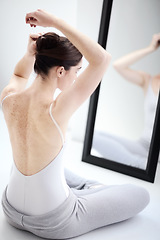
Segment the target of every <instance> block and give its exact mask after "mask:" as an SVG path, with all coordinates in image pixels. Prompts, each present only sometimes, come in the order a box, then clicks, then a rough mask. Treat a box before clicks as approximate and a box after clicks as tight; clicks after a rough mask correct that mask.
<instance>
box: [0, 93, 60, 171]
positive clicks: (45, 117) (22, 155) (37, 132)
mask: <svg viewBox="0 0 160 240" xmlns="http://www.w3.org/2000/svg"><path fill="white" fill-rule="evenodd" d="M50 104H51V102H49V101H45V100H44V99H43V97H40V96H39V95H37V96H36V94H35V93H33V92H32V91H29V90H25V91H23V92H21V93H16V94H13V95H10V96H9V97H7V98H6V99H5V100H4V103H3V112H4V116H5V120H6V123H7V126H8V130H9V135H10V140H11V145H12V151H13V158H14V161H15V164H16V166H17V168H18V170H19V171H20V172H22V173H23V174H24V175H32V174H35V173H37V172H39V171H40V170H41V169H43V168H44V167H45V166H46V165H48V164H49V163H50V162H51V161H52V160H53V159H54V158H55V157H56V155H57V154H58V153H59V151H60V149H61V148H62V139H61V137H60V134H59V132H58V130H57V128H56V126H55V124H54V123H53V121H52V119H51V117H50V114H49V108H50ZM53 108H54V106H53Z"/></svg>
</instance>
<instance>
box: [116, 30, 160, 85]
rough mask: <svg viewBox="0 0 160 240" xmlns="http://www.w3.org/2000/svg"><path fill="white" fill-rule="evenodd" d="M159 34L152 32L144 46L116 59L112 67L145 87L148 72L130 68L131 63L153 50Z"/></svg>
mask: <svg viewBox="0 0 160 240" xmlns="http://www.w3.org/2000/svg"><path fill="white" fill-rule="evenodd" d="M159 41H160V34H154V35H153V37H152V41H151V43H150V44H149V46H147V47H146V48H143V49H140V50H137V51H134V52H132V53H129V54H127V55H125V56H123V57H121V58H119V59H118V60H116V61H115V62H114V64H113V66H114V68H115V69H116V70H117V72H119V73H120V74H121V75H122V76H123V77H124V78H125V79H127V80H129V81H131V82H133V83H135V84H138V85H140V86H141V87H145V83H146V81H147V80H148V78H149V74H148V73H145V72H142V71H136V70H133V69H131V68H130V67H131V65H132V64H134V63H136V62H137V61H139V60H140V59H142V58H144V57H145V56H147V55H148V54H150V53H152V52H154V51H155V50H156V49H157V48H158V47H159V46H160V44H159Z"/></svg>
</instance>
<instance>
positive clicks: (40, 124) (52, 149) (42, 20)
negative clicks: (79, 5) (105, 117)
mask: <svg viewBox="0 0 160 240" xmlns="http://www.w3.org/2000/svg"><path fill="white" fill-rule="evenodd" d="M26 23H27V24H30V26H31V27H32V26H34V27H35V26H43V27H54V28H57V29H58V30H60V31H61V32H62V33H63V34H64V35H65V36H66V37H67V38H68V39H69V40H70V41H71V42H72V43H73V44H74V45H75V46H76V47H77V48H78V49H79V51H80V52H81V53H82V54H83V55H84V57H85V58H86V60H87V61H88V67H87V68H86V69H85V70H84V71H83V72H82V73H81V74H80V75H79V76H78V77H77V72H78V71H79V69H80V68H81V67H82V61H80V62H79V63H78V65H77V66H74V67H71V68H70V70H68V71H65V69H64V67H63V66H57V67H54V68H52V69H50V72H49V74H48V75H47V76H46V77H45V80H43V79H42V77H41V76H40V75H38V76H37V77H36V79H35V80H34V82H33V84H32V85H31V86H30V87H29V88H27V89H25V87H26V83H27V80H28V78H29V76H30V73H31V72H32V70H33V65H34V61H35V41H36V39H37V38H38V37H39V34H32V35H30V38H29V43H28V48H27V52H26V54H25V55H24V57H23V58H22V59H21V60H20V61H19V62H18V63H17V65H16V67H15V70H14V73H13V76H12V78H11V80H10V82H9V84H8V85H7V86H6V87H5V88H4V90H3V91H2V93H1V101H2V100H3V98H4V97H5V96H7V95H9V94H12V93H13V94H12V95H10V96H9V97H8V98H6V99H5V101H4V102H3V112H4V116H5V120H6V123H7V126H8V131H9V135H10V141H11V145H12V151H13V159H14V161H15V164H16V166H17V168H18V170H19V171H20V172H21V173H23V174H24V175H27V176H29V175H33V174H35V173H37V172H39V171H40V170H41V169H43V168H44V167H45V166H47V165H48V164H49V163H50V162H51V161H52V160H54V158H55V157H56V156H57V154H58V153H59V152H60V150H61V148H62V140H61V138H60V134H59V132H58V130H57V128H56V126H55V125H54V123H53V121H52V120H51V117H50V115H49V107H50V104H51V103H52V102H53V95H54V93H55V91H56V89H57V88H59V89H60V90H61V91H62V92H61V94H60V95H59V96H58V97H57V98H56V100H55V101H54V103H53V108H52V114H53V117H54V118H55V120H56V121H57V123H58V124H59V126H60V128H61V129H62V132H63V135H64V136H65V133H66V130H67V125H68V121H69V119H70V117H71V116H72V114H73V113H74V112H75V111H76V110H77V109H78V108H79V106H80V105H81V104H82V103H83V102H84V101H85V100H86V99H87V98H88V97H89V96H90V95H91V94H92V93H93V91H94V90H95V89H96V87H97V86H98V84H99V82H100V81H101V79H102V77H103V75H104V73H105V71H106V69H107V67H108V65H109V62H110V54H108V53H107V52H106V51H105V50H104V49H103V48H102V47H101V46H100V45H99V44H97V43H96V42H94V41H92V40H91V39H89V38H88V37H87V36H85V35H83V34H82V33H80V32H79V31H77V30H76V29H74V28H73V27H71V26H69V25H68V24H67V23H66V22H64V21H63V20H62V19H59V18H57V17H55V16H53V15H51V14H49V13H47V12H45V11H43V10H37V11H35V12H32V13H28V14H27V15H26ZM74 80H76V81H75V82H74ZM73 82H74V84H73Z"/></svg>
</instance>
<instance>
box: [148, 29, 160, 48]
mask: <svg viewBox="0 0 160 240" xmlns="http://www.w3.org/2000/svg"><path fill="white" fill-rule="evenodd" d="M159 46H160V33H158V34H154V35H153V37H152V41H151V43H150V45H149V47H150V48H151V49H152V50H153V51H155V50H156V49H157V48H158V47H159Z"/></svg>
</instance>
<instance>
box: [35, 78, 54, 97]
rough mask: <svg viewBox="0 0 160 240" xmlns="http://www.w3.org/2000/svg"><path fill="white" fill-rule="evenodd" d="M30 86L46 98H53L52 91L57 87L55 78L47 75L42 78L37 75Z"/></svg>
mask: <svg viewBox="0 0 160 240" xmlns="http://www.w3.org/2000/svg"><path fill="white" fill-rule="evenodd" d="M31 88H32V89H33V90H34V91H35V92H37V93H38V94H41V95H44V96H46V97H47V98H48V99H53V96H54V93H55V91H56V89H57V79H56V78H52V79H51V78H49V77H45V78H42V77H41V76H40V75H38V76H37V77H36V78H35V80H34V82H33V84H32V85H31Z"/></svg>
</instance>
